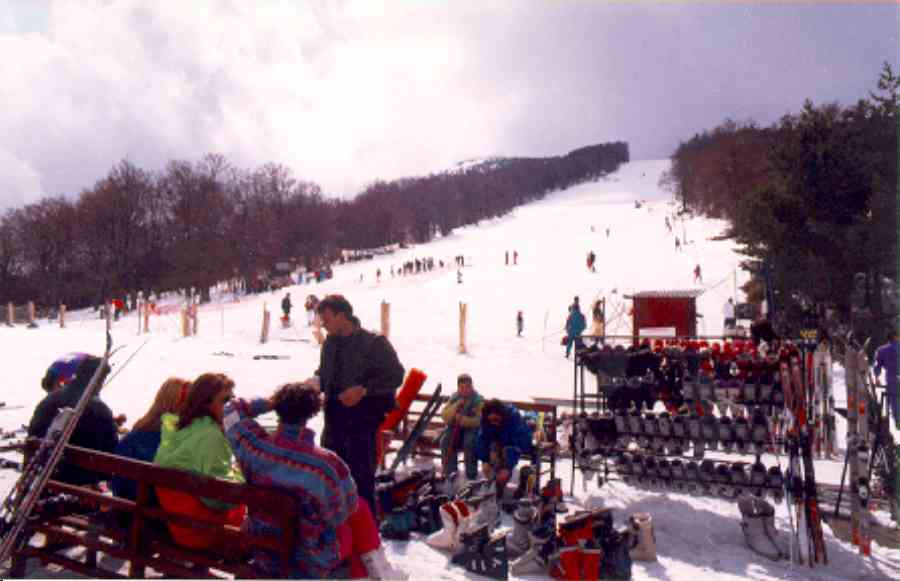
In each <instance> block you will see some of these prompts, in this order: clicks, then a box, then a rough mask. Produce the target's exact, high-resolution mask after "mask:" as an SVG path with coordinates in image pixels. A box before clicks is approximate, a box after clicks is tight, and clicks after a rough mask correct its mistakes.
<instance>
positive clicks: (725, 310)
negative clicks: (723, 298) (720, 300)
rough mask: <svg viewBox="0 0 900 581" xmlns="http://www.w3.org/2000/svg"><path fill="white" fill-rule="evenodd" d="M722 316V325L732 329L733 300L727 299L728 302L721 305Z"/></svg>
mask: <svg viewBox="0 0 900 581" xmlns="http://www.w3.org/2000/svg"><path fill="white" fill-rule="evenodd" d="M722 316H723V317H724V318H725V323H724V327H725V328H726V329H733V328H734V325H735V319H734V300H732V299H730V298H729V299H728V302H727V303H725V306H723V307H722Z"/></svg>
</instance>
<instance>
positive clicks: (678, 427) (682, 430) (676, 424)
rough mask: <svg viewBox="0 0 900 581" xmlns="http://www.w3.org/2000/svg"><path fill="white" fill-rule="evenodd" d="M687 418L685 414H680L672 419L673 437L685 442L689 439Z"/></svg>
mask: <svg viewBox="0 0 900 581" xmlns="http://www.w3.org/2000/svg"><path fill="white" fill-rule="evenodd" d="M686 424H687V417H686V416H685V415H684V414H678V415H676V416H674V417H673V418H672V436H673V437H675V438H676V439H678V440H685V439H687V437H688V431H687V425H686Z"/></svg>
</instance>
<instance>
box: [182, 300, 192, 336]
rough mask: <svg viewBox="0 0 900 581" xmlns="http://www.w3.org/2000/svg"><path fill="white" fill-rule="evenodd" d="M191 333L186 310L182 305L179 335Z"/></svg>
mask: <svg viewBox="0 0 900 581" xmlns="http://www.w3.org/2000/svg"><path fill="white" fill-rule="evenodd" d="M190 334H191V329H190V326H189V323H188V310H187V309H186V308H184V307H181V336H182V337H188V336H190Z"/></svg>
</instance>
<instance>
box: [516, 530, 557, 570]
mask: <svg viewBox="0 0 900 581" xmlns="http://www.w3.org/2000/svg"><path fill="white" fill-rule="evenodd" d="M529 543H530V548H529V549H528V550H527V551H526V552H525V554H523V555H522V556H521V557H519V558H518V559H516V560H515V561H513V562H512V564H511V566H510V572H511V573H512V574H513V575H516V576H521V575H530V574H534V573H543V574H547V572H548V571H549V570H550V567H551V566H552V564H553V559H554V555H555V554H556V547H557V542H556V529H555V526H554V527H541V528H539V529H537V530H535V531H534V532H531V533H529Z"/></svg>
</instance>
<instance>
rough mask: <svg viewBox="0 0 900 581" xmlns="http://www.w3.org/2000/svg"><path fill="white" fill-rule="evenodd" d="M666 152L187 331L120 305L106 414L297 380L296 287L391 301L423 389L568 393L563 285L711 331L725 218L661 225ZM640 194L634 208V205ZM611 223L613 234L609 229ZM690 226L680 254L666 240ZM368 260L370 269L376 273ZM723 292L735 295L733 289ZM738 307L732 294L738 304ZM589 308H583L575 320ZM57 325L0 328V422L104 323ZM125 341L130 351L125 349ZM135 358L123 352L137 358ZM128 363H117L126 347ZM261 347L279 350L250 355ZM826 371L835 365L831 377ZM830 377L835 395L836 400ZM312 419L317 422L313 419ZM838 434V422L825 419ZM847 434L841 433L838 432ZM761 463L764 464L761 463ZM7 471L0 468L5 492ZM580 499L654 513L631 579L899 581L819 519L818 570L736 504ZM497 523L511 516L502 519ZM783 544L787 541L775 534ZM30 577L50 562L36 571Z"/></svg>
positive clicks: (425, 570)
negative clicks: (670, 302) (165, 398)
mask: <svg viewBox="0 0 900 581" xmlns="http://www.w3.org/2000/svg"><path fill="white" fill-rule="evenodd" d="M668 163H669V162H668V161H667V160H663V161H638V162H632V163H629V164H625V165H623V166H622V167H621V168H620V169H619V171H617V172H615V173H614V174H611V175H609V176H607V177H606V178H604V179H601V180H599V181H596V182H592V183H586V184H581V185H578V186H575V187H572V188H569V189H567V190H565V191H561V192H557V193H554V194H551V195H549V196H547V198H546V199H544V200H542V201H539V202H535V203H532V204H529V205H527V206H524V207H521V208H518V209H516V210H515V211H513V212H512V213H510V214H509V215H507V216H505V217H503V218H500V219H496V220H492V221H485V222H482V223H480V224H477V225H473V226H470V227H467V228H460V229H458V230H456V231H454V232H453V233H452V235H449V236H446V237H444V238H441V239H438V240H435V241H433V242H431V243H428V244H423V245H420V246H415V247H411V248H408V249H403V250H400V251H398V252H397V253H395V254H393V255H389V256H381V257H376V258H375V259H374V260H370V261H363V262H357V263H352V264H347V265H340V266H336V267H335V268H334V278H333V279H331V280H329V281H326V282H324V283H321V284H313V285H298V286H293V287H290V288H288V289H284V290H283V291H279V292H277V293H269V294H263V295H254V296H251V297H243V298H241V299H240V301H239V302H235V301H234V300H233V299H232V298H230V297H228V296H225V295H222V296H220V299H219V300H217V301H214V302H213V303H211V304H207V305H203V306H202V308H201V310H200V316H199V319H200V320H199V334H198V336H196V337H191V338H181V337H179V321H178V320H177V318H176V316H175V315H160V316H154V317H153V318H152V319H151V324H150V333H149V334H147V335H140V336H139V335H138V334H137V328H138V324H137V320H136V318H135V317H134V316H133V315H132V316H126V317H123V318H122V319H121V320H120V321H118V322H116V323H114V326H113V338H114V342H115V345H116V346H124V347H123V348H122V350H121V351H120V352H119V353H118V354H117V355H116V357H115V365H114V373H119V372H120V371H121V372H120V373H119V374H118V375H117V376H116V377H115V379H114V380H113V381H112V382H111V383H110V384H109V385H108V386H107V387H106V388H105V389H104V392H103V394H102V397H103V399H104V400H105V401H106V402H107V403H108V404H109V405H110V407H111V408H112V409H113V410H114V411H115V412H116V413H121V412H124V413H126V414H127V415H128V418H129V424H130V423H131V422H133V421H134V420H136V419H137V418H139V417H140V416H141V415H142V414H143V413H144V412H145V411H146V410H147V409H148V408H149V406H150V403H151V401H152V399H153V396H154V394H155V392H156V389H157V388H158V386H159V385H160V384H161V383H162V382H163V381H164V380H165V379H166V378H167V377H169V376H182V377H185V378H193V377H196V376H197V375H199V374H200V373H203V372H207V371H217V372H224V373H226V374H228V375H229V376H231V377H232V378H234V380H235V382H236V384H237V387H236V393H237V395H238V396H241V397H253V396H268V395H269V394H270V393H271V392H272V390H273V389H274V388H275V387H276V386H278V385H280V384H281V383H284V382H286V381H290V380H298V379H303V378H306V377H308V376H310V375H312V374H313V372H314V371H315V369H316V367H317V365H318V356H319V351H318V347H317V346H316V345H315V342H313V341H311V335H310V330H309V328H308V327H307V326H306V325H305V317H304V313H303V309H302V303H303V299H304V297H305V296H306V295H307V294H309V293H315V294H317V295H319V296H322V295H323V294H325V293H331V292H340V293H343V294H344V295H345V296H346V297H347V298H348V299H349V300H350V301H351V303H352V304H353V305H354V307H355V310H356V314H357V315H358V316H359V317H360V319H361V320H362V322H363V325H364V326H365V327H367V328H370V329H378V328H379V313H380V305H381V302H382V301H387V302H388V303H390V305H391V336H390V338H391V341H392V343H393V345H394V346H395V348H396V349H397V352H398V354H399V355H400V359H401V361H402V362H403V363H404V365H405V366H406V367H407V368H410V367H419V368H421V369H423V370H424V371H426V373H428V375H429V380H428V383H427V384H426V387H425V390H426V391H430V389H431V388H433V387H434V386H435V385H436V384H437V383H438V382H443V383H444V385H445V386H446V387H447V388H450V389H452V388H453V386H454V382H455V378H456V376H457V375H458V374H459V373H462V372H467V373H469V374H471V375H472V377H473V379H474V382H475V386H476V388H477V389H478V390H479V391H480V392H481V393H482V394H483V395H485V396H487V397H494V396H496V397H500V398H508V399H520V400H522V399H528V398H529V397H531V396H538V395H540V396H549V397H571V394H572V363H571V360H567V359H565V358H564V357H563V349H564V348H563V347H561V346H560V337H561V335H562V329H563V326H564V321H565V316H566V307H567V306H568V305H569V304H570V303H571V302H572V297H573V296H575V295H577V296H579V297H580V299H581V304H582V308H583V310H585V311H586V312H588V311H589V308H590V305H591V303H592V302H593V301H594V300H595V299H596V298H599V297H601V296H602V297H606V299H607V305H608V306H607V316H608V318H609V319H610V323H609V327H608V332H609V333H611V334H629V333H630V332H631V327H630V316H629V315H628V313H627V309H628V307H629V306H630V301H625V300H624V299H623V295H626V294H630V293H632V292H637V291H642V290H661V289H694V288H696V289H702V290H703V291H704V293H703V294H702V295H701V296H700V298H699V299H698V310H699V312H700V313H701V314H702V315H703V317H702V319H700V322H699V323H698V331H699V332H700V333H701V334H719V333H721V331H722V315H721V310H722V305H723V303H724V302H725V301H726V300H727V298H728V297H731V296H733V295H734V293H735V289H736V288H737V287H739V286H740V285H741V284H742V283H743V282H744V281H745V280H746V279H745V276H746V275H745V274H744V273H741V272H740V271H739V269H738V263H739V261H740V259H741V257H740V256H739V255H737V254H735V252H734V248H733V244H732V243H731V242H729V241H713V240H711V238H714V237H715V236H717V235H719V234H720V233H721V232H722V230H723V228H724V224H723V223H722V222H718V221H711V220H704V219H691V220H687V221H685V222H684V223H682V222H681V221H675V222H674V224H673V225H674V232H672V233H669V232H667V230H666V228H665V222H664V221H665V216H666V215H669V214H672V213H673V211H674V203H673V202H672V200H671V196H670V195H668V194H667V193H666V192H664V191H662V190H661V189H660V188H659V186H658V183H659V178H660V176H661V175H662V173H663V172H664V171H665V170H666V169H667V167H668ZM636 200H640V201H643V202H644V203H643V204H642V205H641V207H640V208H636V207H635V201H636ZM607 228H609V236H607V234H606V229H607ZM676 235H677V236H679V237H680V238H682V239H683V238H685V237H686V238H687V243H686V244H685V245H684V246H683V250H682V251H676V250H675V243H674V237H675V236H676ZM590 250H593V251H594V252H595V253H596V254H597V265H596V266H597V272H595V273H591V272H588V270H587V268H586V265H585V259H586V255H587V253H588V252H589V251H590ZM506 251H509V253H510V263H511V262H512V253H513V251H517V252H518V255H519V256H518V264H517V265H512V264H510V265H509V266H506V265H505V264H504V253H505V252H506ZM460 254H462V255H464V256H465V258H466V266H465V267H463V268H462V269H461V271H462V283H458V282H457V269H456V267H455V266H452V267H451V266H446V267H445V268H444V269H439V268H438V269H435V270H433V271H431V272H428V273H423V274H419V275H413V276H407V277H394V278H392V277H391V275H390V269H391V267H394V268H395V269H396V268H397V267H399V266H400V264H402V263H403V262H404V261H406V260H411V259H414V258H417V257H418V258H426V257H434V259H435V262H437V261H438V260H444V261H445V264H453V257H454V256H456V255H460ZM696 264H700V265H701V267H702V272H703V282H702V283H697V284H695V283H694V276H693V269H694V266H695V265H696ZM379 268H380V269H381V272H382V276H381V281H380V282H377V281H376V279H375V272H376V269H379ZM285 291H289V292H291V296H292V298H293V302H294V305H295V310H294V320H295V326H294V327H291V328H288V329H281V328H280V327H279V325H278V317H279V316H280V302H281V298H282V296H283V294H284V292H285ZM735 298H736V299H737V301H739V300H740V299H741V297H740V295H738V296H736V297H735ZM737 301H736V302H737ZM460 302H465V303H466V304H467V305H468V329H467V347H468V352H467V353H466V354H459V352H458V344H459V324H458V313H459V307H458V305H459V303H460ZM264 304H265V305H267V306H268V308H269V309H270V310H272V312H273V316H272V319H273V327H272V332H271V336H270V341H269V343H268V344H266V345H260V344H259V335H260V325H261V320H262V309H263V305H264ZM519 310H522V311H523V312H524V318H525V331H524V334H523V335H524V336H523V337H521V338H519V337H516V325H515V319H516V312H517V311H519ZM588 317H589V315H588ZM70 319H71V320H70V322H69V325H68V327H67V328H66V329H64V330H61V329H59V327H58V326H57V325H56V323H55V322H51V321H41V322H40V327H39V328H38V329H26V328H25V327H24V326H17V327H15V328H6V327H0V346H2V348H3V350H4V352H5V357H4V361H5V362H6V368H5V372H6V373H5V381H4V383H3V385H2V386H0V401H5V402H7V404H9V405H10V406H11V408H12V406H22V407H20V408H14V409H7V410H3V409H0V428H3V429H6V430H8V429H12V428H15V427H18V426H20V425H21V424H23V423H27V422H28V420H29V418H30V416H31V411H32V409H33V407H34V406H35V404H37V402H38V401H39V400H40V399H41V397H42V396H43V395H44V393H43V391H42V390H41V389H40V379H41V377H42V376H43V374H44V371H45V370H46V368H47V366H48V365H49V364H50V363H51V362H52V361H53V360H54V359H55V358H56V357H58V356H59V355H61V354H63V353H66V352H69V351H93V352H100V351H101V350H102V346H103V344H104V336H103V328H104V323H103V322H102V321H100V320H99V319H97V318H96V315H95V314H93V313H89V312H84V313H76V314H73V316H72V317H71V318H70ZM138 350H139V351H138ZM136 352H137V353H136ZM134 353H136V355H135V356H134V358H133V359H132V360H131V361H130V362H128V363H127V365H126V364H125V363H124V362H125V361H126V360H127V359H128V358H129V357H130V356H131V355H132V354H134ZM258 354H274V355H283V356H288V357H289V359H280V360H254V359H253V356H254V355H258ZM836 376H837V377H838V378H840V377H842V374H840V373H837V374H836ZM842 390H843V386H842V385H837V386H836V397H837V399H839V400H841V399H843V398H844V395H843V393H842ZM312 427H313V428H315V429H320V428H321V418H316V420H315V421H314V422H313V425H312ZM838 429H839V432H840V433H841V434H842V433H843V429H844V426H843V424H841V423H839V425H838ZM841 437H843V436H841ZM765 462H766V464H767V465H770V464H771V463H773V460H772V459H769V460H766V461H765ZM816 465H817V474H818V475H819V477H820V480H830V481H833V482H836V481H837V480H838V479H839V478H840V468H841V466H840V464H839V463H837V462H817V463H816ZM569 470H570V464H568V461H561V463H560V466H559V470H558V472H559V473H560V474H561V475H562V476H563V478H564V489H565V490H568V477H569ZM15 477H16V474H15V473H12V472H10V471H0V490H2V492H3V493H5V492H6V491H7V490H8V488H9V486H11V484H12V482H14V479H15ZM576 479H577V482H576V498H575V499H573V502H574V503H576V504H579V505H581V506H596V505H601V504H605V505H607V506H611V507H613V508H615V509H616V511H615V514H616V519H617V524H620V523H621V522H623V521H624V519H625V518H626V517H627V516H628V514H630V513H632V512H636V511H646V512H650V513H651V514H652V515H653V517H654V521H655V525H656V539H657V544H658V551H659V561H658V562H657V563H650V564H647V563H635V565H634V569H633V573H634V577H635V578H636V579H673V580H676V579H689V578H690V579H701V578H702V579H712V578H716V579H744V578H751V579H781V578H785V577H794V578H804V579H806V578H809V579H823V580H824V579H829V580H839V579H840V580H845V579H857V580H858V579H882V578H894V579H900V551H898V550H888V549H885V548H883V547H879V546H877V545H873V557H872V558H869V559H862V558H861V557H859V556H857V553H856V550H855V548H853V547H851V546H849V545H848V544H846V543H843V542H841V541H840V540H838V539H836V538H835V537H834V536H833V535H832V534H831V531H830V529H829V528H828V527H827V526H826V527H825V534H826V542H827V545H828V552H829V559H830V562H831V564H830V565H829V566H827V567H817V568H816V569H808V568H796V569H792V568H791V565H790V564H789V563H787V562H779V563H775V562H771V561H767V560H764V559H763V558H762V557H759V556H757V555H756V554H754V553H752V552H751V551H750V550H749V549H747V548H746V546H745V545H744V542H743V537H742V533H741V529H740V524H739V521H740V517H739V513H738V509H737V506H736V504H735V503H732V502H727V501H724V500H719V499H712V498H694V497H690V496H685V495H681V494H675V493H671V492H654V493H650V492H644V491H639V490H635V489H631V488H629V487H627V486H625V485H624V484H622V483H620V482H614V483H607V484H606V485H605V486H604V487H602V488H598V487H597V486H596V484H595V483H593V482H592V483H591V484H590V485H589V486H588V488H587V491H583V490H582V483H581V478H580V476H577V478H576ZM776 511H777V512H776V514H777V524H778V527H779V530H781V531H782V532H785V531H787V530H788V521H787V512H786V509H785V506H784V504H781V505H778V506H777V507H776ZM504 525H505V526H510V525H511V519H510V517H509V516H505V517H504ZM785 539H786V537H785ZM387 550H388V555H389V558H390V559H391V560H392V561H394V562H395V563H397V564H398V566H399V567H400V568H402V569H404V570H406V571H408V572H409V573H410V574H411V576H412V578H413V579H453V580H455V579H466V578H470V577H471V578H475V576H474V575H468V574H467V573H466V572H465V571H464V570H463V569H460V568H458V567H454V566H450V565H449V560H448V557H447V555H445V554H443V553H441V552H439V551H436V550H434V549H431V548H430V547H428V546H427V545H426V544H425V543H424V542H418V541H413V542H409V543H401V542H387ZM32 574H33V576H35V577H47V576H50V575H51V574H53V573H52V571H50V570H43V569H37V570H35V571H33V572H32Z"/></svg>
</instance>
